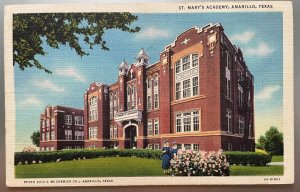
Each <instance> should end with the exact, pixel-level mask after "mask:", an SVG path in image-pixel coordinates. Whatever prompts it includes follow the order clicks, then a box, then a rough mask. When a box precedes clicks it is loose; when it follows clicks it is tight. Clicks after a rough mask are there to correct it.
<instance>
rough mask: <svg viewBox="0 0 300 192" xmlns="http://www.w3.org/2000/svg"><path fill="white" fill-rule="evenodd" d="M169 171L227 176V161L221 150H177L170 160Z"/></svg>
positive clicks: (176, 173)
mask: <svg viewBox="0 0 300 192" xmlns="http://www.w3.org/2000/svg"><path fill="white" fill-rule="evenodd" d="M171 173H172V174H173V175H175V176H229V163H228V162H227V159H226V155H225V154H224V153H223V152H222V150H219V151H218V152H214V151H210V152H205V151H191V150H187V151H184V150H179V151H178V155H177V157H175V159H172V160H171Z"/></svg>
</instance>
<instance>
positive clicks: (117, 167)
mask: <svg viewBox="0 0 300 192" xmlns="http://www.w3.org/2000/svg"><path fill="white" fill-rule="evenodd" d="M15 168H16V178H64V177H109V176H113V177H135V176H164V174H163V170H162V168H161V160H157V159H143V158H134V157H106V158H96V159H87V160H76V161H62V162H53V163H42V164H31V165H17V166H15ZM230 175H231V176H237V175H238V176H244V175H245V176H246V175H253V176H259V175H283V166H277V165H272V166H266V167H256V166H236V165H232V166H230Z"/></svg>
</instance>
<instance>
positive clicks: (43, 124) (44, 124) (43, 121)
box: [42, 120, 46, 128]
mask: <svg viewBox="0 0 300 192" xmlns="http://www.w3.org/2000/svg"><path fill="white" fill-rule="evenodd" d="M45 126H46V122H45V120H42V128H45Z"/></svg>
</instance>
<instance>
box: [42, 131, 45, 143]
mask: <svg viewBox="0 0 300 192" xmlns="http://www.w3.org/2000/svg"><path fill="white" fill-rule="evenodd" d="M42 141H45V133H42Z"/></svg>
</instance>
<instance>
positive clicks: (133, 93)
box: [131, 87, 135, 109]
mask: <svg viewBox="0 0 300 192" xmlns="http://www.w3.org/2000/svg"><path fill="white" fill-rule="evenodd" d="M131 109H135V87H132V92H131Z"/></svg>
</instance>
